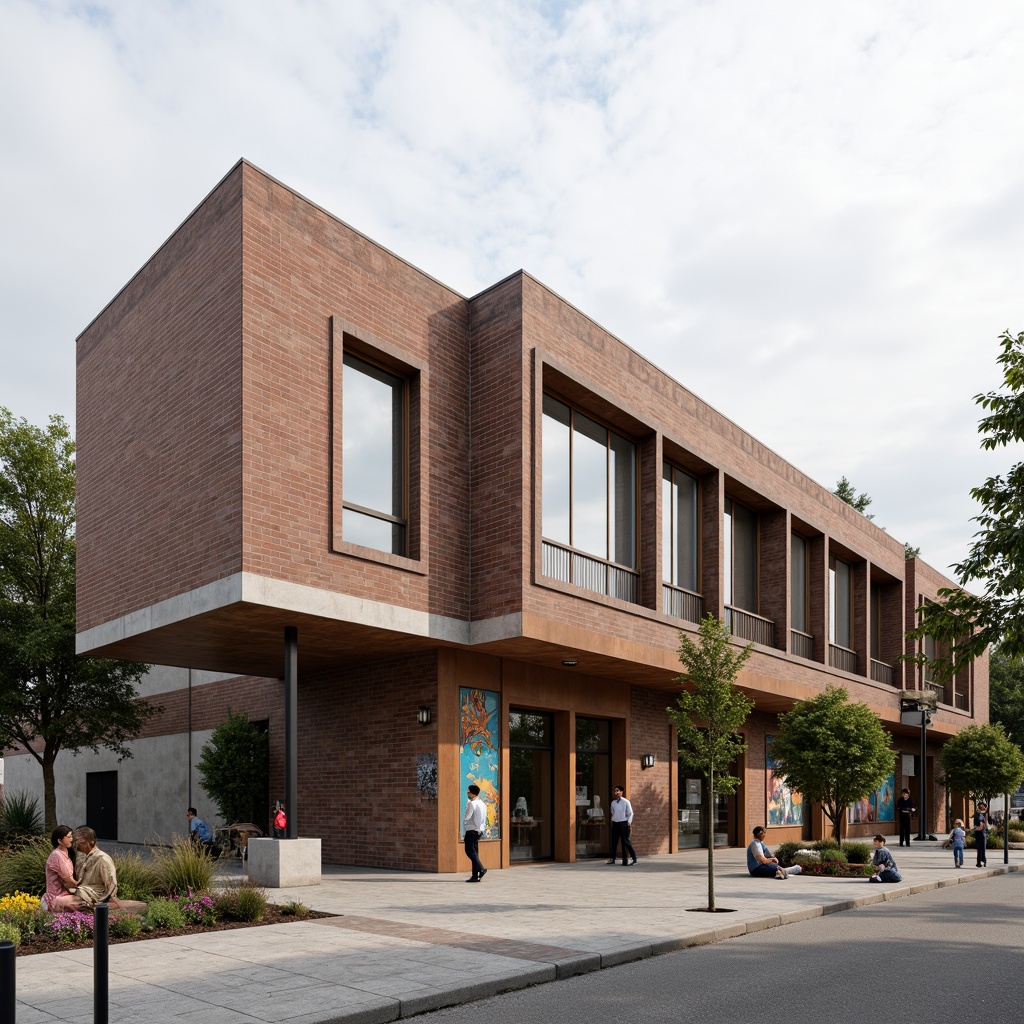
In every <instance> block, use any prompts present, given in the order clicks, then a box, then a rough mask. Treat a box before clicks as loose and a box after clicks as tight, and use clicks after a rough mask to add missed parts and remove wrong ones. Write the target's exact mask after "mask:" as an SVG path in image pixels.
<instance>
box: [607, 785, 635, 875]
mask: <svg viewBox="0 0 1024 1024" xmlns="http://www.w3.org/2000/svg"><path fill="white" fill-rule="evenodd" d="M612 794H613V797H612V805H611V813H612V839H611V844H612V845H611V851H610V852H609V854H608V857H609V860H608V863H609V864H614V863H615V855H616V853H617V852H618V849H619V840H620V839H621V840H622V866H623V867H624V868H625V867H629V866H630V865H631V864H635V863H636V850H634V849H633V844H632V843H631V842H630V841H629V832H630V829H631V827H632V825H633V805H632V804H631V803H630V802H629V801H628V800H627V799H626V797H625V794H624V791H623V789H622V787H621V786H616V787H615V788H614V789H613V790H612ZM627 856H629V857H630V858H631V859H630V860H627V859H626V857H627Z"/></svg>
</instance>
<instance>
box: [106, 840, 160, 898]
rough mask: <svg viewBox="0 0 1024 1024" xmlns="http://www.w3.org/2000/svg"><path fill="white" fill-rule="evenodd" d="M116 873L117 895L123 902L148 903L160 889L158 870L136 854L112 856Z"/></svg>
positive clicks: (116, 854)
mask: <svg viewBox="0 0 1024 1024" xmlns="http://www.w3.org/2000/svg"><path fill="white" fill-rule="evenodd" d="M113 860H114V868H115V869H116V871H117V895H118V896H120V897H121V899H123V900H141V901H142V902H143V903H149V902H150V901H151V900H152V899H154V898H155V896H156V894H157V892H158V891H159V889H160V887H161V877H160V872H159V870H158V868H157V867H156V866H155V865H153V864H151V863H148V862H147V861H144V860H143V859H142V858H141V857H140V856H139V855H138V854H137V853H135V852H132V853H115V854H113Z"/></svg>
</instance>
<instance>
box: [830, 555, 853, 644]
mask: <svg viewBox="0 0 1024 1024" xmlns="http://www.w3.org/2000/svg"><path fill="white" fill-rule="evenodd" d="M851 583H852V580H851V575H850V565H849V563H848V562H844V561H842V560H841V559H839V558H834V557H832V558H829V560H828V584H829V598H828V601H829V638H828V639H829V643H833V644H838V645H839V646H840V647H852V643H851V634H852V630H851V616H850V613H851V611H852V607H853V602H852V600H851V594H852V591H851Z"/></svg>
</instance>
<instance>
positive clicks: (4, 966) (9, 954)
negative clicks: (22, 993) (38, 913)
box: [0, 942, 14, 1024]
mask: <svg viewBox="0 0 1024 1024" xmlns="http://www.w3.org/2000/svg"><path fill="white" fill-rule="evenodd" d="M0 1024H14V943H13V942H0Z"/></svg>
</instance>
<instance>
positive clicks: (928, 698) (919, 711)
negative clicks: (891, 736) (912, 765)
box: [900, 690, 938, 842]
mask: <svg viewBox="0 0 1024 1024" xmlns="http://www.w3.org/2000/svg"><path fill="white" fill-rule="evenodd" d="M937 703H938V700H937V698H936V696H935V691H934V690H904V691H903V694H902V695H901V697H900V722H901V724H903V725H917V726H920V728H921V757H920V765H921V767H920V770H919V772H918V779H919V784H918V789H919V793H918V798H917V799H918V805H919V806H918V810H917V838H918V840H919V841H922V842H923V841H924V840H925V839H934V838H935V836H931V835H929V834H928V725H929V723H930V722H931V716H930V715H929V712H930V711H934V710H935V707H936V704H937Z"/></svg>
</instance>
